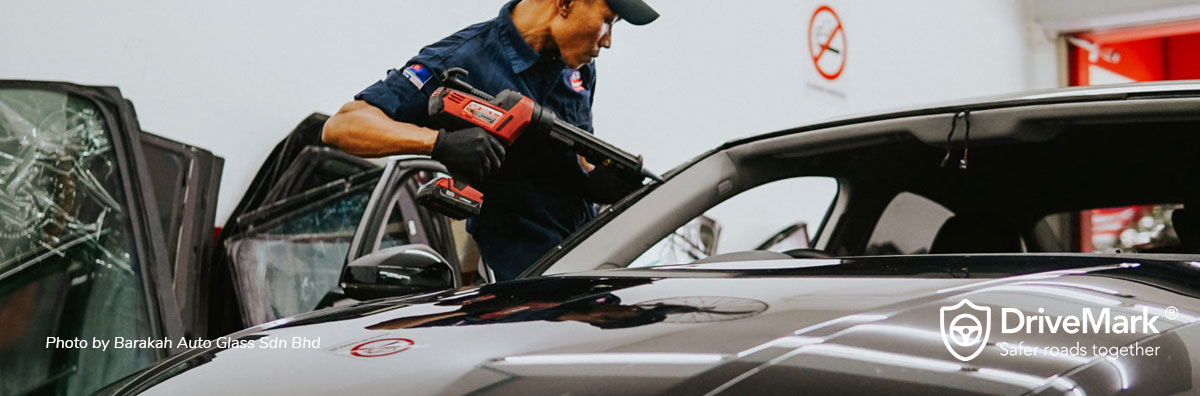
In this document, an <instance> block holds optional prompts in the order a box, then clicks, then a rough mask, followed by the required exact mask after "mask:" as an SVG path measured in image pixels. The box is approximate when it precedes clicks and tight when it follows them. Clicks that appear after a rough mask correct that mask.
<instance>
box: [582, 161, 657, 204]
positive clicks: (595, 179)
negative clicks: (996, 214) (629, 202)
mask: <svg viewBox="0 0 1200 396" xmlns="http://www.w3.org/2000/svg"><path fill="white" fill-rule="evenodd" d="M642 178H643V177H642V175H638V174H622V173H620V172H617V171H614V170H613V169H612V168H609V167H606V166H597V167H596V169H595V170H592V171H591V172H590V173H588V178H587V181H586V182H584V198H585V199H587V200H588V201H592V202H595V203H598V204H602V205H608V204H612V203H615V202H617V201H620V200H621V198H625V196H626V195H629V193H631V192H633V191H634V190H637V189H639V188H642Z"/></svg>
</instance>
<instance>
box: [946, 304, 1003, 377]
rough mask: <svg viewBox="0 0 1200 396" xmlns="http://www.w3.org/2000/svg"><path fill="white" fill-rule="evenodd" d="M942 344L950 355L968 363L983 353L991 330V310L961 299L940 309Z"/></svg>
mask: <svg viewBox="0 0 1200 396" xmlns="http://www.w3.org/2000/svg"><path fill="white" fill-rule="evenodd" d="M940 329H941V330H942V343H943V344H946V349H947V350H949V351H950V354H951V355H954V357H955V358H958V360H961V361H964V362H966V361H970V360H971V359H974V358H975V357H976V356H979V354H980V353H982V352H983V348H984V347H985V346H987V342H988V337H989V336H991V330H992V308H991V307H982V306H979V305H975V303H972V302H971V300H968V299H965V298H964V299H962V301H959V302H958V304H954V305H951V306H947V307H942V309H941V326H940Z"/></svg>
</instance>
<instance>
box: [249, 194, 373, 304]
mask: <svg viewBox="0 0 1200 396" xmlns="http://www.w3.org/2000/svg"><path fill="white" fill-rule="evenodd" d="M373 185H374V183H373V182H372V183H367V184H366V187H367V188H357V189H356V190H354V191H352V192H351V193H348V194H343V195H340V196H337V197H334V198H333V199H331V200H330V201H329V202H325V203H322V204H319V205H317V206H316V207H312V208H309V209H305V210H301V211H299V212H296V213H294V214H291V215H289V216H288V217H289V218H288V219H285V220H283V221H282V222H281V223H279V224H277V225H274V226H269V227H267V230H266V231H262V232H254V233H252V234H251V235H249V236H244V237H236V238H231V239H230V240H229V241H228V242H226V246H227V249H228V251H229V252H230V255H231V257H233V262H234V266H235V267H236V269H237V274H238V275H237V279H238V280H237V282H238V286H239V287H240V289H241V291H240V296H239V297H240V298H241V299H242V301H243V305H244V307H245V309H246V311H247V312H246V315H247V319H248V320H249V323H247V324H248V325H257V324H261V323H266V322H269V321H272V320H275V319H278V318H282V317H286V316H291V315H295V314H299V313H303V312H308V311H311V310H313V309H315V308H316V307H317V305H318V303H320V302H321V299H323V298H324V297H325V295H326V294H327V293H328V292H329V291H330V290H334V289H335V288H336V287H337V282H338V277H339V276H340V275H341V270H342V265H343V264H345V262H346V256H347V254H348V253H349V250H350V241H351V239H352V238H353V237H354V230H355V228H357V227H358V223H359V221H360V220H362V216H363V211H364V210H365V208H366V205H367V201H368V200H369V199H370V194H371V189H370V188H369V187H371V186H373Z"/></svg>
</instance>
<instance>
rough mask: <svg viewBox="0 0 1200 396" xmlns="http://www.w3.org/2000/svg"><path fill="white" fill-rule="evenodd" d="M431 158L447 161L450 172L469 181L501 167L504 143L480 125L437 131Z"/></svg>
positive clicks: (444, 163)
mask: <svg viewBox="0 0 1200 396" xmlns="http://www.w3.org/2000/svg"><path fill="white" fill-rule="evenodd" d="M430 156H431V157H433V159H435V160H437V161H438V162H441V163H442V164H443V165H446V169H447V170H449V171H450V174H451V175H453V176H454V177H456V178H460V179H462V181H465V182H467V183H468V184H471V183H473V182H477V181H479V180H481V179H483V177H484V176H487V175H488V174H490V173H492V172H494V171H496V170H497V169H500V163H502V162H504V144H503V143H501V142H500V140H499V139H496V137H494V136H492V135H491V134H488V133H487V131H484V130H483V128H480V127H470V128H466V129H459V130H457V131H446V130H445V129H443V130H441V131H439V132H438V137H437V141H436V142H434V143H433V152H432V153H431V154H430Z"/></svg>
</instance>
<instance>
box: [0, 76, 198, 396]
mask: <svg viewBox="0 0 1200 396" xmlns="http://www.w3.org/2000/svg"><path fill="white" fill-rule="evenodd" d="M139 133H140V127H139V125H138V123H137V120H136V117H135V116H134V112H133V108H132V106H131V105H130V104H129V103H128V102H127V101H125V100H124V99H123V98H122V96H121V93H120V91H119V90H117V89H116V88H111V87H86V86H79V85H74V84H67V83H48V82H29V81H0V394H5V395H20V394H30V393H35V394H65V395H76V394H89V393H91V392H93V391H95V390H96V389H98V388H100V387H101V386H104V385H105V384H108V383H109V382H112V381H113V380H116V379H119V378H121V377H123V376H125V375H128V374H130V373H132V372H134V371H135V370H138V369H141V368H143V367H145V366H147V365H149V364H151V363H153V362H154V361H155V360H158V359H160V358H164V357H166V356H167V355H168V354H169V353H170V352H171V350H170V349H169V348H168V347H160V346H156V345H148V347H145V348H132V347H131V348H119V349H117V348H113V345H109V347H108V348H107V349H104V348H97V347H96V346H95V345H92V343H93V342H94V340H101V341H108V342H115V341H116V340H119V339H123V340H154V339H163V338H171V339H178V338H179V337H181V336H182V330H181V324H180V317H179V313H178V311H177V305H176V301H175V294H174V293H173V291H172V288H171V273H170V272H171V268H170V266H169V265H168V263H169V262H170V261H169V254H168V249H167V248H166V243H165V241H166V237H165V236H164V235H163V232H162V228H163V224H162V223H160V222H159V220H160V216H159V213H158V212H157V209H156V207H155V206H156V205H155V202H154V194H153V192H152V191H150V190H149V188H148V186H152V185H153V184H152V183H151V180H152V179H151V174H150V172H148V171H147V163H146V159H145V158H144V157H143V149H142V147H141V145H140V140H139V136H138V134H139Z"/></svg>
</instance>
